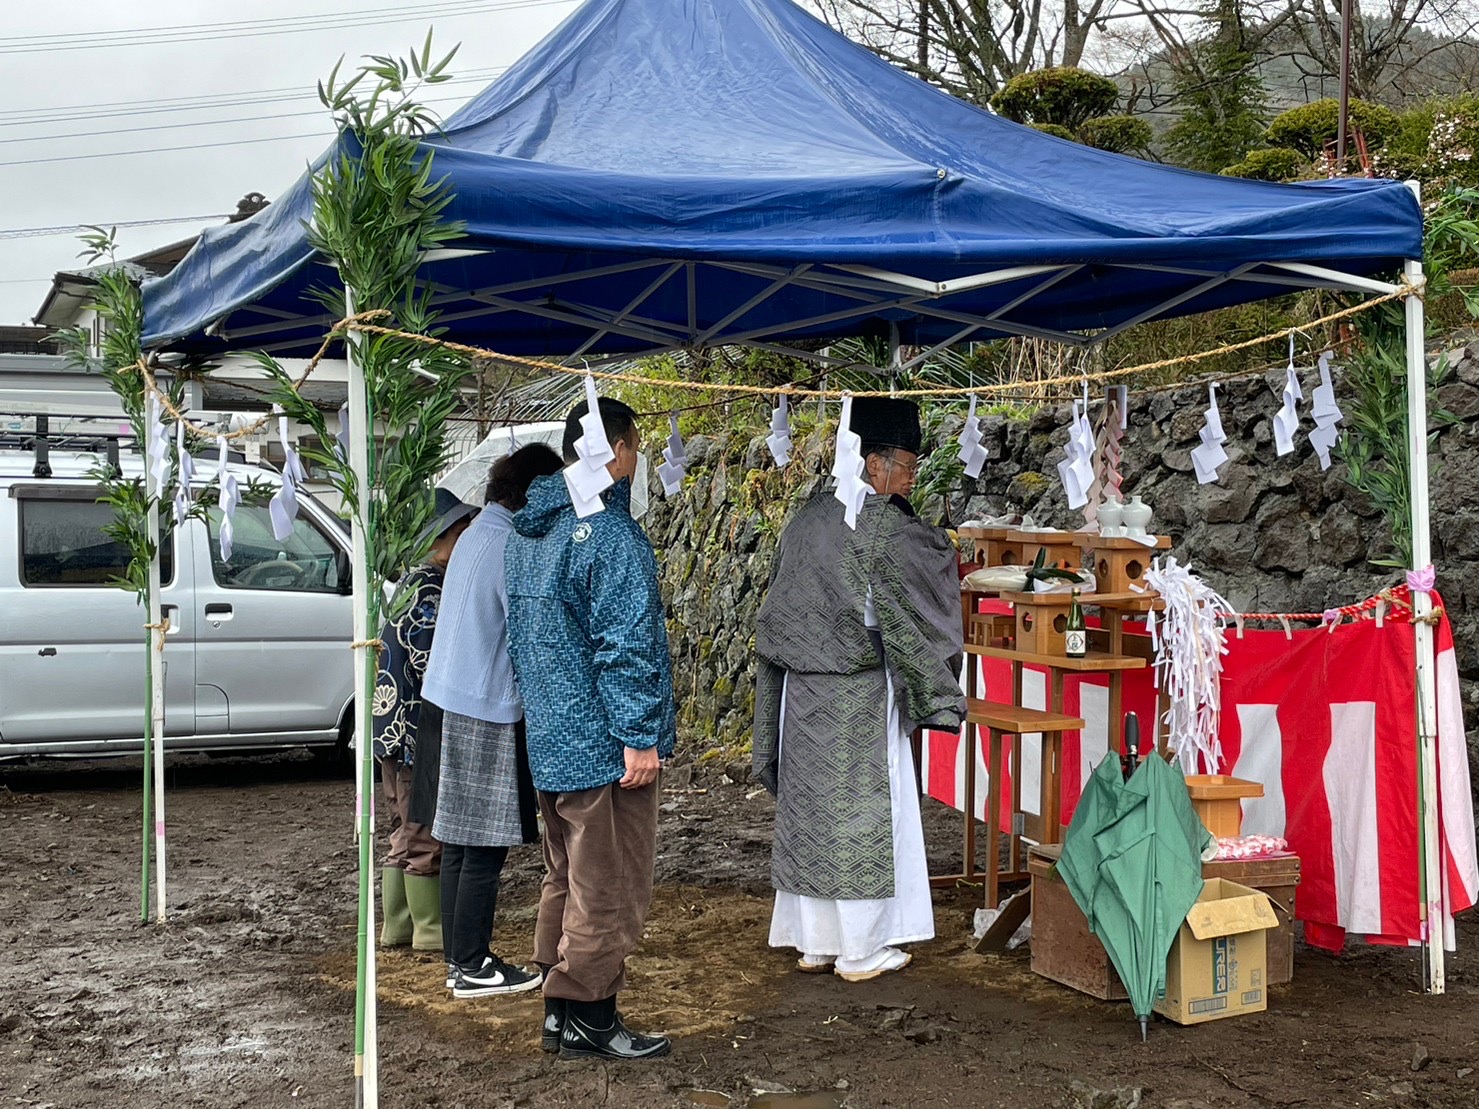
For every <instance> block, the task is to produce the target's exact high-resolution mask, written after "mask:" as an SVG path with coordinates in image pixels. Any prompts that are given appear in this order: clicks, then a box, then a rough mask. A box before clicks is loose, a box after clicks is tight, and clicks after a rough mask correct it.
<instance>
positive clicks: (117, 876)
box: [0, 756, 1479, 1109]
mask: <svg viewBox="0 0 1479 1109" xmlns="http://www.w3.org/2000/svg"><path fill="white" fill-rule="evenodd" d="M169 777H170V782H169V790H168V794H167V803H168V815H169V825H170V830H169V841H170V852H171V853H170V894H171V898H170V900H171V903H172V915H171V918H170V920H169V922H168V923H167V924H165V925H162V926H160V925H154V926H149V927H141V926H140V924H139V923H138V871H139V842H138V841H139V792H138V788H137V778H138V763H137V762H136V761H119V762H112V763H91V764H71V765H66V764H63V765H51V766H47V765H40V766H36V765H32V766H20V767H16V766H4V767H0V786H3V788H0V1106H12V1105H15V1106H32V1107H37V1109H39V1107H45V1106H54V1107H67V1109H70V1107H74V1106H108V1107H110V1109H144V1107H148V1109H154V1107H158V1106H170V1107H172V1109H185V1107H195V1106H200V1107H210V1109H227V1107H232V1106H252V1107H263V1106H347V1105H350V1104H351V1103H352V1078H351V1073H352V1072H351V1055H352V1014H353V981H354V954H353V952H354V915H353V908H354V882H355V879H354V869H353V868H354V863H355V853H354V850H353V848H352V846H351V843H350V831H351V819H352V818H351V813H352V809H353V802H352V786H351V784H350V783H349V782H348V781H346V780H344V779H342V778H338V777H334V776H330V775H327V774H325V773H324V772H322V771H320V770H318V769H317V768H316V766H315V765H314V764H313V763H312V762H311V761H309V760H308V759H307V758H306V756H303V757H297V756H293V757H286V756H283V757H277V758H274V759H257V760H252V759H229V760H220V761H209V760H205V759H202V758H183V759H179V760H174V761H172V763H171V770H170V775H169ZM693 788H694V789H695V790H697V789H707V792H696V791H689V792H674V793H670V794H669V795H668V797H667V802H668V803H667V805H666V806H665V808H666V810H667V811H665V812H664V814H663V818H662V828H661V832H660V836H661V842H660V848H659V850H660V855H659V862H658V889H657V893H656V897H655V901H654V904H653V909H652V914H651V917H650V920H649V927H648V931H647V934H646V937H645V940H644V942H643V945H642V947H641V949H640V950H639V951H638V953H637V955H636V957H635V958H634V959H633V961H632V967H631V989H630V991H629V993H628V994H627V995H626V996H625V997H624V1000H623V1009H624V1011H625V1012H626V1013H627V1014H628V1015H629V1017H630V1019H631V1021H632V1023H633V1025H634V1026H636V1027H639V1028H643V1029H664V1030H667V1031H670V1032H671V1033H672V1034H673V1035H674V1036H675V1037H676V1043H675V1049H674V1052H673V1054H672V1056H671V1058H669V1059H667V1060H664V1061H661V1062H658V1063H653V1064H648V1065H645V1066H640V1065H626V1066H608V1065H603V1064H586V1063H579V1062H575V1063H559V1062H557V1061H554V1060H551V1059H549V1058H548V1057H546V1056H544V1055H542V1054H541V1053H540V1051H539V1048H538V1040H537V1030H536V1025H537V1020H538V1016H539V1013H540V1003H539V998H538V995H537V994H535V995H526V996H524V997H520V998H512V999H508V998H505V999H496V1000H488V999H484V1000H479V1001H464V1002H458V1001H454V1000H452V999H451V998H450V997H448V996H447V991H445V990H444V989H443V988H442V986H441V974H442V969H441V966H440V964H439V963H436V962H428V961H421V960H419V959H417V958H415V957H413V956H411V955H408V954H401V953H389V954H386V955H384V956H382V959H381V964H380V966H381V970H380V974H381V981H380V1004H381V1021H380V1045H381V1075H382V1077H381V1099H382V1104H384V1105H386V1106H397V1107H402V1106H404V1107H422V1106H439V1107H455V1106H469V1107H471V1106H490V1107H502V1106H594V1105H605V1106H611V1107H616V1109H621V1107H639V1106H640V1107H643V1109H649V1107H663V1106H691V1105H693V1104H696V1103H702V1104H711V1105H722V1104H725V1099H724V1098H723V1097H721V1096H719V1095H730V1097H732V1099H733V1100H732V1101H731V1102H729V1103H730V1104H732V1105H734V1106H736V1107H738V1106H743V1105H745V1104H746V1102H747V1100H748V1102H749V1104H750V1105H751V1106H755V1107H758V1106H761V1105H766V1104H769V1105H779V1104H784V1103H785V1102H783V1101H782V1100H777V1099H768V1098H766V1097H764V1096H757V1095H756V1093H755V1091H757V1090H761V1091H776V1090H783V1089H785V1090H792V1091H800V1092H803V1093H807V1094H812V1095H816V1096H813V1097H810V1098H807V1099H806V1100H805V1101H800V1100H794V1099H793V1100H792V1101H791V1102H790V1104H792V1105H793V1106H794V1105H804V1106H834V1105H835V1106H847V1107H852V1109H869V1107H875V1106H876V1107H884V1106H937V1105H953V1106H986V1107H991V1106H1013V1107H1023V1109H1033V1107H1037V1106H1044V1107H1046V1106H1073V1105H1085V1106H1087V1105H1090V1104H1092V1105H1094V1106H1096V1107H1098V1106H1115V1105H1120V1106H1127V1105H1131V1104H1134V1103H1135V1097H1136V1094H1135V1092H1134V1091H1136V1090H1137V1089H1138V1090H1139V1091H1141V1092H1140V1094H1139V1097H1140V1101H1139V1104H1140V1105H1144V1106H1166V1107H1173V1106H1176V1107H1180V1109H1191V1107H1194V1106H1216V1107H1223V1106H1228V1107H1233V1106H1270V1105H1273V1106H1287V1105H1308V1106H1329V1107H1338V1106H1356V1105H1363V1106H1364V1105H1373V1104H1376V1105H1381V1104H1389V1105H1425V1106H1475V1105H1479V1071H1476V1070H1475V1068H1479V984H1476V975H1475V973H1474V970H1473V968H1474V967H1475V966H1476V954H1475V950H1476V947H1479V926H1476V924H1475V923H1474V921H1473V920H1468V921H1465V922H1463V924H1462V926H1461V929H1460V936H1459V941H1460V952H1459V954H1458V956H1457V957H1456V958H1454V959H1453V960H1452V961H1451V963H1450V967H1449V974H1448V989H1449V992H1448V994H1447V995H1446V996H1443V997H1425V996H1423V995H1421V994H1420V993H1419V992H1418V983H1419V971H1418V964H1417V959H1416V956H1415V955H1414V954H1413V953H1411V952H1408V951H1394V950H1381V949H1361V950H1357V951H1356V952H1354V953H1353V954H1351V955H1349V956H1347V957H1345V958H1342V959H1333V958H1329V957H1326V956H1323V955H1320V954H1318V953H1315V952H1310V951H1305V950H1303V949H1301V950H1300V951H1299V953H1298V956H1297V969H1296V977H1295V982H1294V983H1293V985H1292V986H1289V987H1283V988H1276V989H1275V990H1274V995H1273V1001H1272V1005H1271V1007H1270V1011H1269V1012H1268V1013H1267V1014H1265V1015H1261V1016H1254V1017H1246V1018H1241V1019H1234V1020H1228V1021H1223V1022H1215V1023H1213V1024H1210V1025H1203V1026H1201V1027H1198V1028H1178V1027H1175V1026H1173V1025H1169V1024H1164V1023H1159V1022H1158V1023H1157V1024H1155V1025H1154V1026H1153V1027H1152V1029H1151V1036H1150V1042H1149V1043H1148V1044H1147V1045H1145V1046H1141V1044H1140V1043H1139V1035H1138V1032H1137V1030H1136V1028H1135V1025H1134V1023H1133V1021H1132V1019H1131V1016H1130V1014H1129V1011H1128V1008H1127V1006H1126V1005H1124V1004H1118V1005H1116V1004H1108V1003H1102V1002H1098V1001H1094V1000H1092V999H1089V998H1086V997H1083V996H1080V995H1077V994H1074V993H1073V992H1071V991H1069V990H1067V989H1064V988H1062V987H1059V986H1057V985H1054V984H1053V983H1050V982H1047V981H1045V980H1042V979H1039V978H1037V977H1035V976H1034V975H1033V974H1032V973H1031V971H1030V969H1029V966H1028V955H1027V952H1026V950H1025V949H1023V950H1020V951H1018V952H1014V953H1012V954H1009V955H1007V956H1003V957H1000V958H996V957H987V956H979V955H975V954H973V953H970V952H969V951H968V950H967V947H966V940H967V938H968V929H969V924H970V918H971V913H972V911H973V910H974V909H975V908H976V906H977V904H978V898H979V894H978V893H977V892H975V891H971V890H958V891H949V892H944V893H940V894H937V901H936V923H937V930H938V934H939V935H938V938H937V939H936V940H935V941H934V942H933V943H930V944H927V945H921V946H920V947H919V948H918V949H917V952H916V961H915V965H914V966H912V967H910V968H909V969H908V970H907V971H905V972H904V973H902V974H899V975H894V976H890V977H888V978H885V979H882V980H879V981H876V982H872V983H866V984H862V985H848V984H846V983H843V982H841V981H839V980H836V979H834V978H829V977H822V976H803V975H800V974H797V973H795V972H794V970H793V969H792V965H793V964H792V961H791V958H790V957H788V956H787V955H785V954H783V953H780V952H774V951H771V950H769V949H768V948H767V946H766V942H765V941H766V928H767V923H768V919H769V904H768V886H767V884H766V873H767V865H768V864H767V845H768V832H769V827H770V821H771V808H770V805H769V801H768V799H767V798H766V797H764V796H763V795H754V794H753V791H752V789H751V787H749V786H745V785H738V784H734V783H731V782H728V781H726V780H724V779H722V778H720V777H714V778H710V779H705V778H704V777H703V776H700V777H699V778H698V779H696V781H695V783H694V787H693ZM926 812H927V828H928V838H929V840H930V847H931V855H932V862H933V863H934V864H936V867H937V868H943V867H944V866H945V865H946V864H947V863H948V862H949V861H950V856H951V854H952V848H954V851H955V853H956V859H957V861H958V850H959V848H958V822H957V819H956V818H955V816H954V814H950V813H947V812H946V811H944V810H943V809H941V808H940V807H939V806H937V805H935V804H934V803H933V802H926ZM539 866H540V862H539V856H538V854H537V850H536V849H534V848H526V849H523V850H521V851H518V852H515V854H514V856H513V858H512V860H511V862H510V865H509V869H508V871H506V875H505V877H506V881H505V888H504V895H503V900H502V907H501V910H500V929H499V935H498V940H497V947H498V949H499V950H500V952H501V953H502V954H503V955H504V956H505V957H507V958H509V959H511V960H516V961H522V960H524V959H527V957H528V955H529V949H530V948H529V944H530V934H531V931H532V925H533V911H534V900H535V893H536V889H537V883H538V874H539ZM694 1090H702V1091H713V1092H714V1093H711V1094H699V1095H694V1094H692V1093H691V1092H690V1091H694Z"/></svg>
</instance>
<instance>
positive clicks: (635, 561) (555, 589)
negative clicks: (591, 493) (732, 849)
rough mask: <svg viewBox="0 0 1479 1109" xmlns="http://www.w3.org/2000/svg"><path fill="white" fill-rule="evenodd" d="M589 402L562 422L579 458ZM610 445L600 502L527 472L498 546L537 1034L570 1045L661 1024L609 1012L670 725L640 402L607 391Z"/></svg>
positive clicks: (625, 1054)
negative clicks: (535, 892)
mask: <svg viewBox="0 0 1479 1109" xmlns="http://www.w3.org/2000/svg"><path fill="white" fill-rule="evenodd" d="M586 411H587V407H586V404H585V403H584V402H582V403H581V404H580V405H578V406H577V407H576V408H575V410H574V411H572V412H571V413H570V416H569V418H568V419H567V420H566V422H565V441H564V448H565V461H566V462H567V463H569V462H573V461H575V459H576V452H575V442H576V440H577V439H578V438H579V437H580V436H581V434H582V428H581V425H580V419H581V417H582V416H584V415H585V414H586ZM600 415H601V422H602V424H603V425H604V427H605V430H606V438H607V439H608V440H609V441H610V443H611V447H612V450H613V452H614V454H615V457H614V458H613V459H612V460H611V461H610V462H609V463H607V469H608V470H609V472H610V473H611V476H612V477H613V478H614V479H615V484H614V485H612V486H611V488H609V489H608V490H607V491H606V492H605V493H604V494H603V495H602V499H603V501H604V503H605V510H604V511H602V512H597V513H595V514H594V515H591V516H588V517H586V518H585V519H579V518H577V517H576V515H575V508H574V505H573V504H572V503H571V499H570V492H569V490H568V488H567V487H566V484H565V479H564V477H563V475H561V474H554V475H550V476H547V477H539V478H535V479H534V482H533V484H531V485H530V486H529V493H528V497H529V503H528V505H527V506H526V507H524V508H523V509H522V510H520V511H519V512H518V513H517V514H516V515H515V516H514V534H513V535H512V536H510V538H509V541H508V547H507V548H506V553H505V556H504V558H505V573H506V577H507V581H508V598H509V653H510V655H511V656H512V658H513V664H514V672H515V674H516V675H517V677H518V681H519V690H520V693H521V694H522V696H523V700H524V716H525V728H526V733H527V737H528V745H529V763H530V769H531V770H532V771H533V775H534V786H535V789H536V790H538V793H539V809H540V813H541V814H542V815H543V817H544V857H545V865H546V868H547V872H546V874H545V879H544V887H543V889H542V891H541V895H540V903H539V920H538V924H537V925H536V927H535V934H534V961H535V962H537V963H539V964H540V966H541V967H543V968H544V970H545V981H544V996H545V1020H544V1030H543V1035H542V1039H541V1042H542V1046H543V1047H544V1049H545V1050H546V1051H558V1052H559V1054H560V1055H561V1057H563V1058H577V1057H596V1058H606V1059H652V1058H656V1057H657V1056H659V1055H666V1054H667V1053H668V1051H669V1050H670V1044H669V1043H668V1041H667V1040H666V1039H665V1038H663V1037H661V1036H643V1035H639V1034H637V1033H634V1032H630V1031H628V1030H627V1028H626V1026H625V1025H624V1024H623V1022H622V1020H621V1017H620V1016H619V1015H618V1014H617V1011H616V995H617V993H618V991H620V990H621V988H622V987H623V986H624V985H625V983H626V976H625V969H624V968H625V963H626V957H627V955H628V954H630V953H631V951H632V949H633V948H634V947H636V945H637V941H638V940H639V939H640V938H641V935H642V926H643V924H644V922H645V921H646V918H647V909H648V906H649V905H650V904H651V901H652V868H653V861H654V856H655V854H656V849H657V804H658V786H657V776H658V769H659V767H660V765H661V760H662V759H663V758H666V757H667V756H668V755H671V754H672V751H673V740H674V713H673V675H672V664H671V662H670V660H669V657H668V638H667V626H666V622H665V620H664V617H663V608H662V597H661V595H660V593H659V591H658V584H657V560H656V559H655V558H654V557H653V553H652V545H651V543H649V542H648V540H647V536H646V535H645V534H644V533H643V531H642V529H641V528H640V527H638V525H637V522H636V521H635V520H633V519H632V516H631V512H630V510H629V507H628V506H629V504H630V498H631V479H632V475H633V474H634V473H635V471H636V467H637V449H638V437H637V424H636V413H634V412H633V411H632V410H631V409H630V408H628V407H627V406H626V405H624V404H622V403H621V402H619V401H615V400H609V399H603V400H601V402H600Z"/></svg>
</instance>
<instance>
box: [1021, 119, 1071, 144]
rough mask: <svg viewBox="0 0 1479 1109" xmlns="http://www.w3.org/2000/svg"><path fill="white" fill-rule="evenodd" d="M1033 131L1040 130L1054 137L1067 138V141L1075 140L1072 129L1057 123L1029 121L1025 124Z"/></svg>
mask: <svg viewBox="0 0 1479 1109" xmlns="http://www.w3.org/2000/svg"><path fill="white" fill-rule="evenodd" d="M1027 126H1028V127H1031V128H1032V129H1033V130H1034V131H1041V132H1042V133H1043V134H1044V135H1052V136H1053V137H1054V138H1055V139H1067V140H1068V141H1069V142H1077V141H1078V139H1076V138H1075V137H1074V134H1073V132H1072V131H1070V130H1069V129H1068V128H1067V127H1064V126H1062V125H1061V124H1057V123H1029V124H1028V125H1027Z"/></svg>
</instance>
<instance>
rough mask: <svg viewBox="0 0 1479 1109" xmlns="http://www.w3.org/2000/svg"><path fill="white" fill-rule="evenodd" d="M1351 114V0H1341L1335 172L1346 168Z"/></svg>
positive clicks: (1342, 172) (1341, 171)
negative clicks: (1347, 135) (1338, 113)
mask: <svg viewBox="0 0 1479 1109" xmlns="http://www.w3.org/2000/svg"><path fill="white" fill-rule="evenodd" d="M1350 114H1351V0H1340V122H1339V123H1338V124H1337V126H1336V131H1335V172H1336V173H1339V174H1344V173H1345V170H1346V131H1347V130H1348V126H1349V121H1350Z"/></svg>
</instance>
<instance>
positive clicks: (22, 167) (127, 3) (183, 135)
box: [0, 0, 577, 324]
mask: <svg viewBox="0 0 1479 1109" xmlns="http://www.w3.org/2000/svg"><path fill="white" fill-rule="evenodd" d="M576 6H577V5H576V2H575V0H401V3H399V4H393V3H392V0H359V2H358V3H349V2H346V0H256V2H255V3H253V4H250V5H239V4H224V3H221V2H220V0H214V2H208V0H108V2H106V3H104V2H102V0H47V2H36V0H6V2H5V3H4V8H5V15H4V19H3V25H4V29H5V35H4V37H0V323H6V324H14V323H25V322H29V320H30V318H31V316H32V315H33V314H34V313H35V312H36V311H37V309H38V308H39V307H40V305H41V301H42V298H43V297H44V296H45V295H46V291H47V288H48V286H49V284H50V281H51V275H52V274H53V273H54V272H55V271H56V270H59V269H68V268H72V267H74V266H77V265H80V264H81V263H80V262H79V261H78V260H77V258H76V255H77V251H78V249H79V244H78V243H77V240H76V236H75V233H67V234H58V235H47V236H35V237H24V238H16V237H13V235H12V233H13V232H14V231H17V230H22V229H28V228H39V227H53V226H58V225H72V224H90V223H100V224H104V225H110V224H114V223H122V222H124V221H131V220H154V219H166V218H174V217H180V216H216V215H221V214H225V213H228V212H232V211H234V210H235V208H236V202H237V200H238V199H240V198H241V197H242V196H244V195H245V194H246V193H249V192H261V193H265V194H266V195H267V196H268V197H269V198H274V197H276V196H278V195H279V194H280V193H282V192H283V190H284V189H285V188H286V187H287V186H288V185H289V184H290V183H291V182H292V181H293V180H294V179H295V178H296V177H297V176H298V175H299V174H300V173H302V171H303V167H304V164H305V163H306V162H307V161H308V160H309V159H311V158H313V157H314V156H315V155H316V154H318V153H319V152H320V151H322V150H323V148H324V147H325V145H326V144H327V141H328V138H329V136H330V134H331V128H330V126H329V125H328V122H327V116H326V114H325V113H324V112H323V110H322V108H321V107H320V106H319V104H318V101H317V98H316V96H315V93H314V87H315V84H316V82H317V81H318V80H319V79H320V78H321V77H323V76H325V75H327V73H328V71H329V70H330V69H331V68H332V67H333V64H334V62H335V60H336V59H337V58H338V57H339V56H340V55H345V56H347V57H348V59H350V60H354V59H357V58H359V57H360V56H361V55H363V54H366V53H380V54H386V53H388V54H397V55H399V54H404V53H406V52H407V51H408V48H409V47H410V46H411V45H412V44H419V43H420V41H421V39H422V38H423V37H424V35H425V34H426V30H427V28H428V27H429V26H431V27H434V28H435V30H436V43H437V44H438V46H439V47H440V48H442V49H448V48H450V47H451V46H453V45H455V44H456V43H459V42H460V43H461V44H462V49H461V50H460V51H459V52H458V55H457V58H456V60H455V61H454V63H453V66H452V68H453V70H454V71H455V74H456V75H457V76H458V77H459V78H463V79H462V80H459V81H458V82H457V83H455V84H449V85H443V86H441V87H440V88H438V89H436V90H434V91H433V93H432V95H433V96H435V97H437V98H441V97H447V98H448V99H447V100H446V101H445V102H441V103H436V104H434V105H433V106H434V107H436V108H437V109H438V110H439V111H441V112H442V113H443V114H450V113H451V111H452V110H453V109H455V108H456V107H457V106H458V105H459V104H460V103H462V102H463V101H465V100H468V99H470V98H471V97H472V96H473V95H474V94H475V93H476V92H477V91H478V90H479V89H481V88H482V87H483V86H484V85H486V84H488V83H490V82H491V81H492V79H493V77H494V76H495V75H496V72H495V71H497V70H500V69H502V68H503V67H506V66H507V65H509V64H510V63H511V62H513V61H515V60H516V59H517V58H518V57H519V55H521V54H523V53H524V52H525V51H526V50H528V49H529V48H530V47H531V46H533V45H534V44H535V43H536V42H538V41H539V40H540V39H541V38H542V37H543V36H544V35H545V34H547V33H548V32H549V31H551V30H552V29H553V28H554V27H555V26H556V24H558V23H559V21H560V20H561V19H563V18H564V17H565V16H566V15H568V14H569V13H570V12H572V11H574V10H575V8H576ZM315 19H317V20H318V21H319V23H318V25H317V26H314V25H312V24H313V21H314V20H315ZM228 21H232V22H231V24H230V25H229V26H223V24H227V22H228ZM263 31H272V32H277V33H272V34H262V33H260V32H263ZM247 32H256V33H252V34H248V33H247ZM131 40H141V41H131ZM99 41H101V42H105V43H109V44H112V45H105V46H102V47H98V46H95V45H89V44H92V43H97V42H99ZM464 75H465V77H464ZM186 98H193V99H186ZM250 140H265V141H250ZM160 147H177V148H184V149H175V150H168V151H158V152H155V153H142V154H127V155H123V156H117V157H93V156H91V155H99V154H104V153H108V152H116V151H139V150H154V149H156V148H160ZM79 155H88V157H81V158H79V157H78V156H79ZM57 159H75V160H66V161H61V160H57ZM18 163H24V164H18ZM207 222H216V220H214V219H211V220H208V221H207ZM199 226H200V225H199V224H191V223H179V224H168V225H161V226H150V227H138V228H120V229H119V232H118V237H119V241H120V243H121V244H122V248H123V251H124V253H138V252H140V251H143V250H147V249H149V248H151V247H155V246H161V245H164V244H166V243H171V242H175V241H177V240H179V239H183V238H188V237H189V236H190V235H192V234H193V233H194V232H195V231H196V230H198V229H199Z"/></svg>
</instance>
